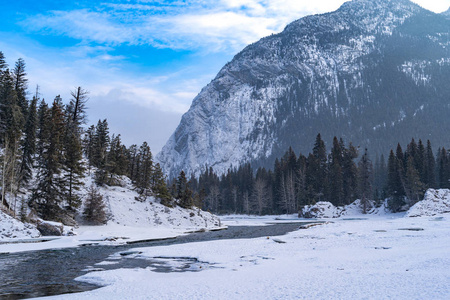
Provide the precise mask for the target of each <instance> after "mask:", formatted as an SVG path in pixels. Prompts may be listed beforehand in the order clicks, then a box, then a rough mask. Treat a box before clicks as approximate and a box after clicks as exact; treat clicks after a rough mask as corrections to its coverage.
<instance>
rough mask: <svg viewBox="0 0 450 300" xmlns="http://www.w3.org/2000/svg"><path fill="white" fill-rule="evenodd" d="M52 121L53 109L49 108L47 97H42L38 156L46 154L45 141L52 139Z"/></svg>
mask: <svg viewBox="0 0 450 300" xmlns="http://www.w3.org/2000/svg"><path fill="white" fill-rule="evenodd" d="M50 123H51V111H50V109H49V108H48V105H47V103H45V99H42V100H41V103H40V104H39V109H38V131H37V143H36V152H37V155H38V157H42V155H43V154H44V148H45V143H46V142H48V141H49V140H50V134H51V132H50Z"/></svg>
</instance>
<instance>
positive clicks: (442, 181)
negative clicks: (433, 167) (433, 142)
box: [437, 148, 450, 189]
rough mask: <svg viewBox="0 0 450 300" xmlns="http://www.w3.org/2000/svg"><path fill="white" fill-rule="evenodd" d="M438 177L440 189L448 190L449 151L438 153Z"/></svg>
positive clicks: (449, 183)
mask: <svg viewBox="0 0 450 300" xmlns="http://www.w3.org/2000/svg"><path fill="white" fill-rule="evenodd" d="M437 168H438V177H439V188H441V189H447V188H449V186H450V176H449V160H448V154H447V150H445V148H442V149H440V150H439V151H438V159H437Z"/></svg>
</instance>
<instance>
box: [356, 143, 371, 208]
mask: <svg viewBox="0 0 450 300" xmlns="http://www.w3.org/2000/svg"><path fill="white" fill-rule="evenodd" d="M358 191H359V197H360V200H361V208H362V210H363V214H366V213H367V210H368V209H369V208H370V198H369V197H371V196H372V162H371V161H370V159H369V154H368V151H367V148H366V149H365V151H364V154H363V156H362V157H361V160H360V161H359V164H358Z"/></svg>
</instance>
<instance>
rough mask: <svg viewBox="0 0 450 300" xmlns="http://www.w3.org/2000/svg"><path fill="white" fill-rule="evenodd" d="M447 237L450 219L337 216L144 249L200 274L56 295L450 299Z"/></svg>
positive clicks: (94, 275) (144, 255) (122, 277)
mask: <svg viewBox="0 0 450 300" xmlns="http://www.w3.org/2000/svg"><path fill="white" fill-rule="evenodd" d="M252 220H253V221H255V222H257V223H260V222H261V220H260V219H258V218H251V219H248V220H246V222H247V223H251V222H252ZM327 220H328V221H330V220H329V219H327ZM449 233H450V215H449V214H444V215H438V216H433V217H427V216H426V217H417V218H407V217H404V216H403V214H399V215H385V216H368V217H367V219H349V218H346V219H345V218H338V219H333V220H332V222H329V223H326V224H324V225H320V226H314V227H311V228H308V229H300V230H297V231H295V232H292V233H289V234H287V235H284V236H280V237H276V238H274V237H263V238H256V239H242V240H221V241H210V242H198V243H190V244H183V245H171V246H161V247H151V248H138V249H135V250H136V251H139V252H141V253H140V254H139V255H137V256H136V259H150V258H154V257H159V259H161V257H163V258H164V257H166V258H177V257H178V258H181V257H183V258H185V257H192V258H197V259H198V260H199V263H198V264H197V267H196V266H195V265H193V266H191V269H193V270H197V271H198V272H183V273H180V272H172V273H156V272H154V271H152V270H151V269H150V268H147V269H119V270H113V271H102V272H91V273H88V274H86V275H84V276H82V277H80V278H78V280H81V281H85V282H90V283H95V284H100V285H104V286H105V287H102V288H100V289H97V290H93V291H89V292H84V293H80V294H69V295H60V296H57V297H53V298H54V299H56V298H57V299H61V298H63V299H450V268H449V266H450V256H449V249H450V234H449ZM282 242H285V243H282ZM167 260H168V261H170V259H167ZM173 263H174V264H175V263H176V261H175V260H173Z"/></svg>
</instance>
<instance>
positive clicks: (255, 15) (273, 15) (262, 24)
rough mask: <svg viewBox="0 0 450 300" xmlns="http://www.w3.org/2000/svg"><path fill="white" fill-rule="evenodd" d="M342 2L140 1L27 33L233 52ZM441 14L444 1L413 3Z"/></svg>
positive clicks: (36, 20) (84, 12) (32, 24)
mask: <svg viewBox="0 0 450 300" xmlns="http://www.w3.org/2000/svg"><path fill="white" fill-rule="evenodd" d="M343 2H344V1H343V0H315V1H298V0H220V1H212V0H208V1H192V0H191V1H186V2H185V1H175V2H174V1H140V3H139V4H129V3H128V4H116V3H114V2H113V3H106V4H105V3H104V4H102V6H101V7H99V8H96V9H95V8H92V9H91V10H88V9H81V10H72V11H53V12H50V13H48V14H46V15H38V16H34V17H31V18H30V19H28V20H27V21H26V22H25V23H24V24H26V26H27V27H29V28H31V30H42V31H44V32H45V31H47V32H49V33H56V34H61V35H65V36H69V37H73V38H76V39H80V40H82V41H86V42H96V43H103V44H107V45H118V44H130V45H143V44H146V45H151V46H154V47H160V48H172V49H190V50H192V49H197V50H198V49H201V50H203V51H209V52H211V51H217V52H220V51H227V52H228V53H235V52H236V51H238V50H240V49H242V48H243V47H244V46H245V45H247V44H249V43H252V42H254V41H257V40H258V39H260V38H261V37H264V36H267V35H270V34H271V33H276V32H280V31H282V30H283V28H284V27H285V26H286V25H287V24H288V23H290V22H291V21H293V20H296V19H298V18H301V17H303V16H305V15H309V14H317V13H324V12H329V11H333V10H336V9H337V8H339V6H340V5H342V3H343ZM415 2H417V3H418V4H420V5H422V6H424V7H425V8H428V9H431V10H434V11H443V10H446V9H448V7H449V6H450V0H415Z"/></svg>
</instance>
